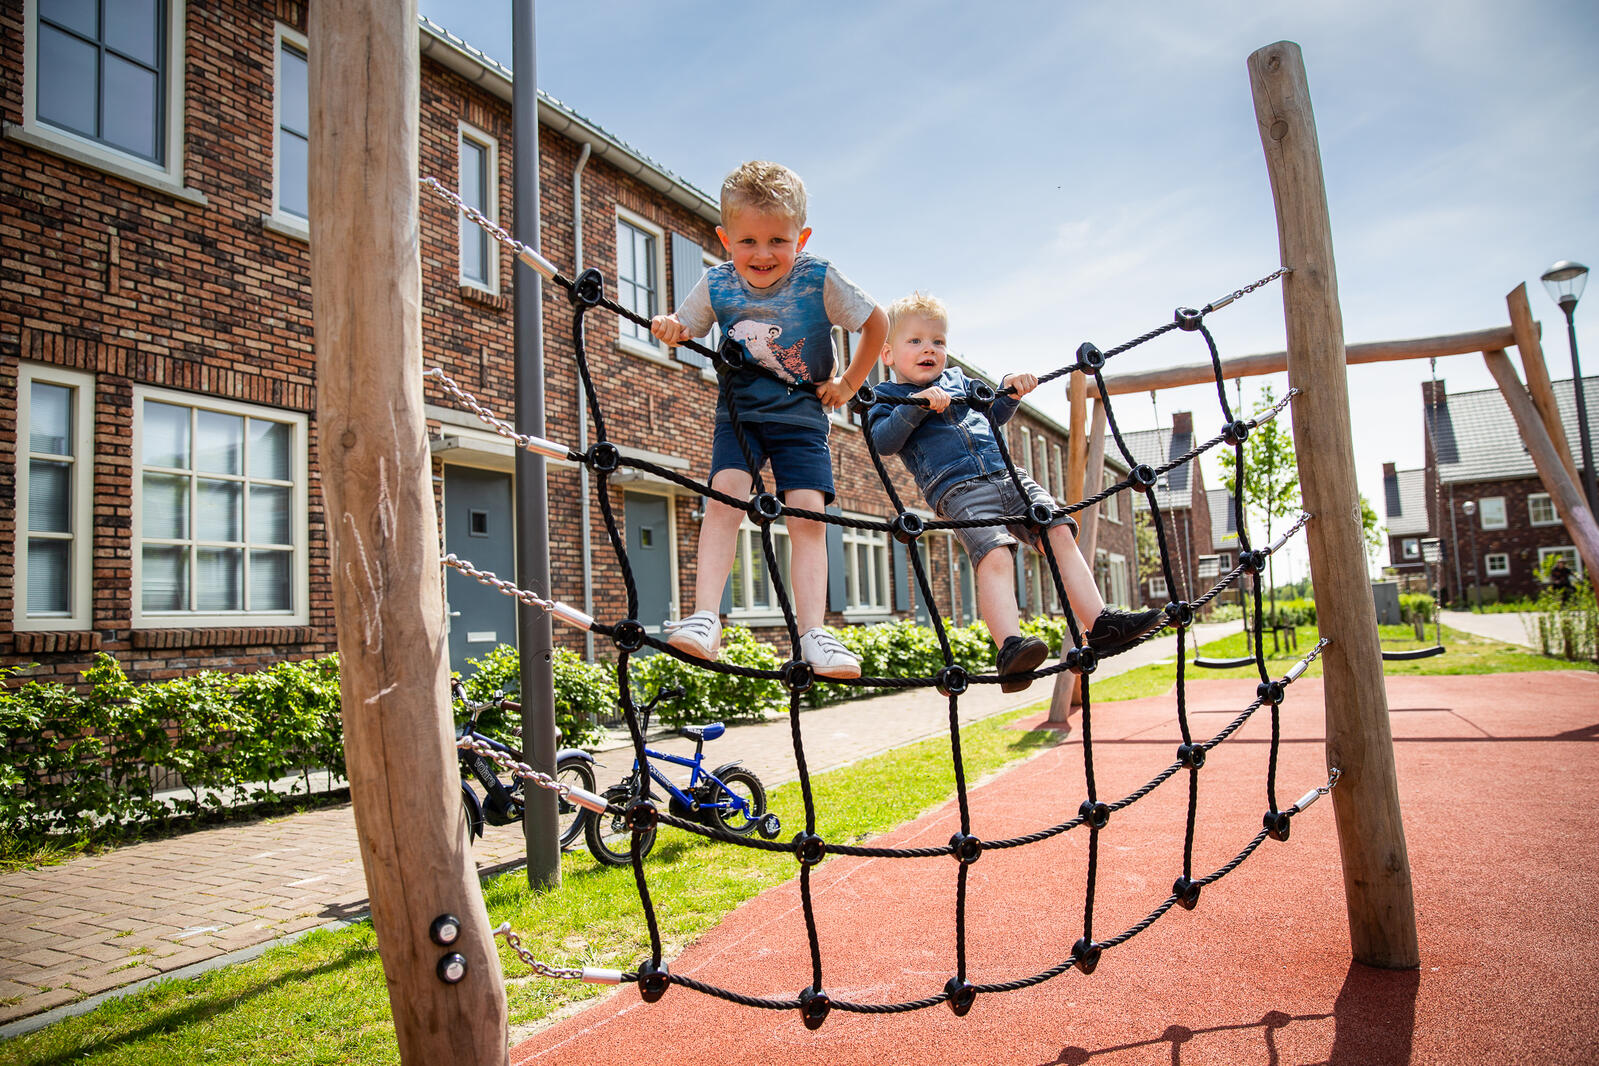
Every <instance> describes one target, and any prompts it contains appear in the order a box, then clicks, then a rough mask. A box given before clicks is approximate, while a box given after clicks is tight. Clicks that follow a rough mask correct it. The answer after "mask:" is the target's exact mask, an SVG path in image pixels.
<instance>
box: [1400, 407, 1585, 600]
mask: <svg viewBox="0 0 1599 1066" xmlns="http://www.w3.org/2000/svg"><path fill="white" fill-rule="evenodd" d="M1583 384H1584V386H1585V388H1586V396H1587V402H1588V404H1589V406H1590V408H1592V407H1594V406H1595V405H1599V378H1585V379H1583ZM1553 385H1554V392H1555V401H1556V405H1557V406H1558V408H1559V412H1560V421H1561V424H1562V425H1563V426H1564V427H1565V429H1566V434H1567V439H1566V443H1567V447H1568V449H1569V452H1570V454H1571V455H1572V456H1573V457H1580V456H1581V454H1582V451H1581V448H1580V447H1579V445H1578V443H1577V437H1576V425H1577V420H1576V393H1575V392H1574V390H1573V387H1572V381H1571V380H1570V379H1569V378H1568V379H1565V380H1561V381H1555V382H1554V383H1553ZM1422 407H1423V430H1424V434H1425V440H1426V452H1425V454H1426V467H1425V470H1426V489H1425V492H1426V505H1427V509H1428V512H1427V513H1428V521H1429V526H1430V528H1431V529H1433V530H1435V531H1436V535H1437V536H1438V537H1439V539H1440V540H1441V541H1442V554H1443V562H1442V571H1443V577H1442V581H1441V585H1442V591H1443V595H1444V596H1445V597H1446V598H1447V599H1448V600H1450V601H1452V602H1455V603H1457V604H1458V603H1462V602H1466V601H1469V600H1470V599H1471V598H1472V595H1473V593H1472V586H1473V583H1474V575H1477V580H1480V582H1481V585H1482V588H1483V594H1484V599H1485V600H1486V599H1490V598H1492V599H1496V600H1498V599H1518V598H1521V597H1527V596H1536V595H1537V594H1538V593H1539V591H1540V590H1541V588H1542V587H1543V586H1542V582H1541V581H1540V578H1539V573H1540V569H1541V568H1542V567H1544V566H1546V565H1548V564H1547V560H1548V558H1549V557H1550V556H1552V555H1561V556H1564V557H1565V558H1566V561H1567V563H1568V564H1569V565H1570V566H1571V570H1572V573H1573V575H1580V574H1581V573H1582V561H1581V559H1580V558H1579V557H1578V555H1577V552H1576V548H1575V547H1574V545H1573V542H1572V538H1571V535H1570V534H1569V533H1568V532H1567V531H1566V527H1565V524H1564V522H1563V521H1562V519H1561V517H1560V515H1559V513H1558V512H1557V510H1556V508H1555V506H1554V501H1553V500H1552V499H1551V498H1550V496H1549V494H1548V492H1546V491H1545V490H1544V487H1543V482H1542V481H1541V480H1540V479H1539V478H1538V475H1537V471H1536V470H1535V469H1534V467H1533V464H1532V459H1531V457H1530V456H1529V455H1528V454H1527V451H1526V448H1525V447H1524V446H1523V445H1522V443H1521V435H1520V431H1519V430H1518V429H1517V427H1516V422H1515V419H1514V418H1513V417H1512V416H1511V414H1510V409H1509V407H1508V406H1507V405H1506V404H1505V400H1504V396H1503V395H1502V394H1501V393H1500V392H1499V390H1498V389H1482V390H1478V391H1473V392H1459V393H1453V394H1451V393H1449V392H1448V391H1447V389H1446V388H1445V383H1444V382H1442V381H1438V382H1432V381H1424V382H1422ZM1579 462H1580V459H1579ZM1580 472H1581V471H1580V467H1579V474H1580ZM1468 503H1469V504H1470V505H1471V507H1472V509H1473V512H1474V513H1472V514H1470V515H1468V514H1467V504H1468Z"/></svg>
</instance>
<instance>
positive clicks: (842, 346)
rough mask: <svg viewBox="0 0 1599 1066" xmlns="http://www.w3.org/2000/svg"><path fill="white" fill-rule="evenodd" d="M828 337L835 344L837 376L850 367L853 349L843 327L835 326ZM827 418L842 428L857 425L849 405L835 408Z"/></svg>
mask: <svg viewBox="0 0 1599 1066" xmlns="http://www.w3.org/2000/svg"><path fill="white" fill-rule="evenodd" d="M828 337H829V338H830V339H831V340H832V342H833V374H834V376H837V375H838V374H841V373H843V371H844V368H845V367H847V366H849V357H850V348H851V340H850V335H849V330H847V329H845V328H844V327H843V326H834V327H833V328H832V329H831V330H829V331H828ZM827 417H828V418H829V419H831V420H832V421H833V422H834V423H836V424H838V425H840V426H850V425H854V424H855V419H854V418H853V417H851V414H850V409H849V404H845V405H844V406H843V407H835V408H833V409H832V410H831V411H829V412H827Z"/></svg>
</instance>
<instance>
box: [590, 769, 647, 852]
mask: <svg viewBox="0 0 1599 1066" xmlns="http://www.w3.org/2000/svg"><path fill="white" fill-rule="evenodd" d="M633 797H634V793H633V792H632V791H631V790H630V789H628V787H627V786H626V785H612V786H611V787H610V788H608V789H606V790H605V802H607V803H609V804H610V805H611V806H613V807H619V808H621V810H622V811H623V812H625V811H626V810H627V806H628V804H630V803H632V802H633ZM583 837H584V839H585V840H586V841H587V842H588V846H589V853H590V854H592V855H593V856H594V857H595V858H596V859H598V860H599V861H600V863H601V864H602V865H605V866H626V865H628V864H629V863H631V862H632V861H633V831H632V830H631V829H629V828H628V827H627V815H626V814H625V813H620V812H619V813H616V814H609V813H606V814H601V813H599V812H594V813H591V814H590V815H589V816H588V817H587V818H585V819H583ZM654 846H655V827H654V826H651V827H650V828H649V829H648V830H646V831H645V833H644V839H643V840H642V841H641V842H640V854H643V855H648V854H649V853H650V849H651V848H653V847H654Z"/></svg>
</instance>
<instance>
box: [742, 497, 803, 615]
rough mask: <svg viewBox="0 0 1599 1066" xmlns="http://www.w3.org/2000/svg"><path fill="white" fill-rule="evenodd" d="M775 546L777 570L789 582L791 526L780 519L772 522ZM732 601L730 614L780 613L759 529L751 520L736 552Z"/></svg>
mask: <svg viewBox="0 0 1599 1066" xmlns="http://www.w3.org/2000/svg"><path fill="white" fill-rule="evenodd" d="M772 547H773V548H775V549H776V552H777V568H778V573H779V575H780V576H781V577H782V579H783V581H784V582H787V581H788V555H789V550H788V529H787V527H786V526H785V525H784V524H783V523H782V522H781V521H779V522H775V523H773V525H772ZM728 584H729V587H730V592H731V598H732V601H733V606H732V610H731V611H729V612H728V613H729V614H730V615H734V616H737V615H778V614H780V612H781V607H780V606H779V604H778V600H777V591H776V590H775V589H774V588H773V587H772V575H771V574H770V573H769V568H768V567H767V565H766V552H765V551H764V550H763V548H762V546H761V533H760V529H759V528H758V527H757V526H756V525H755V523H753V522H751V521H750V520H749V519H747V518H746V519H745V520H744V525H743V526H741V527H740V528H739V531H738V546H737V548H735V549H734V552H733V572H732V574H731V575H730V576H729V577H728Z"/></svg>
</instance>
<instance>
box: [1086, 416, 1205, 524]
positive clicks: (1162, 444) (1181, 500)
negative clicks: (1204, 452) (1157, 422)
mask: <svg viewBox="0 0 1599 1066" xmlns="http://www.w3.org/2000/svg"><path fill="white" fill-rule="evenodd" d="M1122 440H1124V441H1126V442H1127V450H1128V451H1130V452H1132V453H1133V458H1134V459H1137V460H1138V461H1139V462H1140V463H1147V464H1148V465H1150V466H1153V467H1160V466H1163V465H1165V464H1166V463H1169V462H1171V461H1172V460H1173V459H1175V458H1177V457H1178V456H1179V455H1182V454H1184V453H1185V452H1187V451H1188V450H1189V449H1190V448H1192V447H1193V446H1194V434H1193V433H1192V432H1191V431H1190V432H1184V433H1174V432H1173V431H1172V430H1169V429H1141V430H1137V431H1136V432H1133V433H1123V434H1122ZM1115 450H1116V442H1115V441H1114V440H1111V439H1107V440H1106V441H1105V454H1106V455H1109V454H1111V453H1112V452H1113V451H1115ZM1193 465H1194V464H1193V462H1187V463H1184V464H1183V465H1181V466H1179V467H1177V468H1176V469H1174V470H1172V471H1171V472H1170V473H1169V474H1167V475H1165V476H1166V477H1167V478H1169V479H1170V481H1171V503H1170V504H1169V505H1168V504H1167V503H1166V495H1165V490H1163V489H1161V488H1160V487H1159V486H1157V487H1156V489H1155V491H1156V492H1157V493H1158V494H1159V499H1160V502H1161V506H1162V507H1163V508H1165V507H1167V506H1169V507H1170V509H1172V510H1180V509H1182V508H1184V507H1188V506H1189V505H1190V504H1192V502H1193V500H1192V494H1191V490H1190V489H1189V487H1188V471H1189V470H1190V469H1192V468H1193ZM1133 505H1134V506H1135V507H1148V506H1149V504H1148V503H1147V501H1146V500H1145V499H1144V494H1143V493H1142V492H1135V493H1133Z"/></svg>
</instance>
